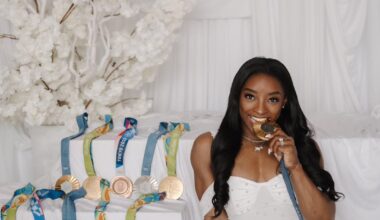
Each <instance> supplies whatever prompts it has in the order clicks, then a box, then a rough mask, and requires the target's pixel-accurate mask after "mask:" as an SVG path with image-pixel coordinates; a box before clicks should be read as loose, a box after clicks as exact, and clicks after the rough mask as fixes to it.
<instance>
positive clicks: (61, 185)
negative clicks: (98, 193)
mask: <svg viewBox="0 0 380 220" xmlns="http://www.w3.org/2000/svg"><path fill="white" fill-rule="evenodd" d="M79 188H80V182H79V180H78V179H77V178H75V177H74V176H71V175H65V176H61V177H60V178H59V179H58V180H57V182H56V183H55V190H62V191H63V192H65V194H68V193H70V192H72V191H74V190H78V189H79Z"/></svg>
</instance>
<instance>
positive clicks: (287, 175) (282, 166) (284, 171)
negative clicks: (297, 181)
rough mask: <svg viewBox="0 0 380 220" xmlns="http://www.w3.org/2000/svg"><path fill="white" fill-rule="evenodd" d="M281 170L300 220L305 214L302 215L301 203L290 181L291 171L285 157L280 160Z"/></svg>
mask: <svg viewBox="0 0 380 220" xmlns="http://www.w3.org/2000/svg"><path fill="white" fill-rule="evenodd" d="M280 170H281V173H282V177H283V178H284V182H285V185H286V189H287V191H288V193H289V196H290V200H291V201H292V204H293V207H294V209H295V210H296V213H297V216H298V219H299V220H303V216H302V213H301V210H300V207H299V205H298V203H297V198H296V196H295V193H294V190H293V186H292V182H291V181H290V176H289V171H288V169H287V168H286V167H285V162H284V158H282V159H281V160H280Z"/></svg>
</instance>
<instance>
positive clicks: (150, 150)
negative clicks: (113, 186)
mask: <svg viewBox="0 0 380 220" xmlns="http://www.w3.org/2000/svg"><path fill="white" fill-rule="evenodd" d="M168 132H169V131H168V123H166V122H160V125H159V128H158V130H157V131H155V132H153V133H151V134H150V135H149V137H148V141H147V143H146V146H145V153H144V159H143V164H142V168H141V177H139V178H137V180H136V181H135V183H134V184H133V185H134V191H135V192H137V193H139V194H148V193H154V192H158V181H157V180H156V179H155V178H154V177H152V176H150V173H151V167H152V160H153V155H154V151H155V149H156V145H157V141H158V139H160V137H161V136H162V135H166V134H167V133H168Z"/></svg>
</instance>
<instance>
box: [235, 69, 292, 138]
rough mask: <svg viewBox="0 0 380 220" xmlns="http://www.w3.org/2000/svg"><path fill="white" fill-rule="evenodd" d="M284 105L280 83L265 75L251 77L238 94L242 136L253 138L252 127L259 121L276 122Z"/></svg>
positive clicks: (283, 95) (284, 100)
mask: <svg viewBox="0 0 380 220" xmlns="http://www.w3.org/2000/svg"><path fill="white" fill-rule="evenodd" d="M285 103H286V99H285V94H284V90H283V88H282V86H281V84H280V82H279V81H278V80H277V79H276V78H274V77H272V76H270V75H267V74H263V73H259V74H255V75H252V76H251V77H250V78H248V80H247V82H246V83H245V84H244V86H243V89H242V90H241V93H240V117H241V119H242V121H243V134H244V135H246V136H249V137H254V134H253V132H252V127H253V124H254V123H257V122H258V121H260V120H269V121H276V120H277V119H278V117H279V116H280V114H281V109H282V106H284V105H285Z"/></svg>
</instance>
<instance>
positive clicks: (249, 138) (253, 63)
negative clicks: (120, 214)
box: [191, 57, 341, 220]
mask: <svg viewBox="0 0 380 220" xmlns="http://www.w3.org/2000/svg"><path fill="white" fill-rule="evenodd" d="M264 120H266V121H272V122H276V123H277V124H278V125H279V127H280V128H277V129H276V130H275V131H274V133H272V134H271V135H268V136H267V138H270V139H269V141H265V142H263V141H261V139H259V138H258V137H257V136H256V135H255V133H254V132H253V129H252V127H253V125H254V124H255V123H260V122H262V121H264ZM312 135H313V134H312V132H311V130H310V129H309V128H308V125H307V120H306V117H305V115H304V114H303V112H302V110H301V107H300V105H299V103H298V99H297V94H296V92H295V89H294V86H293V82H292V79H291V77H290V74H289V72H288V70H287V69H286V67H285V66H284V65H283V64H282V63H281V62H279V61H278V60H275V59H269V58H260V57H257V58H253V59H250V60H248V61H247V62H246V63H244V64H243V66H242V67H241V68H240V69H239V71H238V73H237V74H236V76H235V78H234V80H233V82H232V86H231V91H230V95H229V100H228V107H227V111H226V114H225V116H224V118H223V120H222V123H221V125H220V128H219V130H218V132H217V134H216V135H215V138H213V136H212V134H211V133H210V132H208V133H204V134H202V135H200V136H199V137H198V138H197V139H196V140H195V142H194V145H193V149H192V153H191V162H192V166H193V169H194V174H195V175H194V176H195V185H196V192H197V195H198V198H199V199H201V209H202V212H203V213H202V214H203V215H204V218H205V219H227V218H228V219H247V220H248V219H289V220H290V219H291V220H295V219H297V215H296V211H295V209H294V208H293V206H292V203H291V200H290V197H289V194H288V192H287V190H286V186H285V183H284V180H283V179H282V176H281V174H280V173H279V161H280V160H281V158H283V159H284V162H285V167H286V168H287V169H288V171H289V173H290V176H291V182H292V185H293V189H294V192H295V195H296V197H297V201H298V203H299V206H300V210H301V213H302V215H303V217H304V218H305V219H307V220H314V219H315V220H324V219H326V220H330V219H334V215H335V204H334V201H337V200H338V199H339V198H340V197H341V194H340V193H337V192H336V191H335V189H334V181H333V179H332V177H331V176H330V174H329V173H328V172H327V171H325V170H324V169H323V160H322V157H321V153H320V151H319V149H318V146H317V144H316V142H315V141H314V140H313V139H312Z"/></svg>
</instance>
